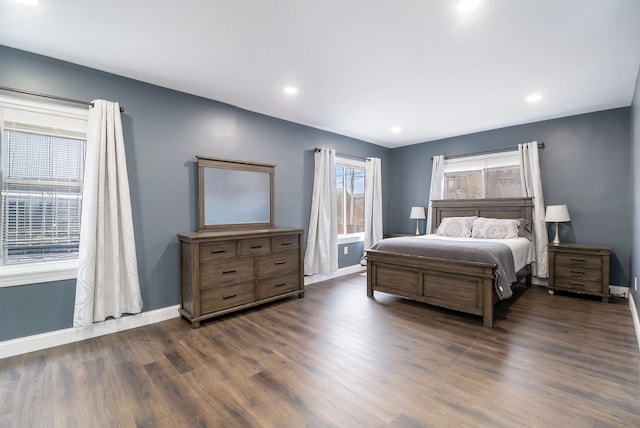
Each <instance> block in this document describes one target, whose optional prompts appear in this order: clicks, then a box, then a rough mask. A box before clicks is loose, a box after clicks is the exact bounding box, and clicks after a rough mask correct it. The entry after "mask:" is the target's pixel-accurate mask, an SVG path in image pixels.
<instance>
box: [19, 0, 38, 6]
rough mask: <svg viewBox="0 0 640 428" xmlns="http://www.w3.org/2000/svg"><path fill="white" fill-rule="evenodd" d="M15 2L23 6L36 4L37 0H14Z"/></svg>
mask: <svg viewBox="0 0 640 428" xmlns="http://www.w3.org/2000/svg"><path fill="white" fill-rule="evenodd" d="M14 1H15V2H16V3H20V4H23V5H25V6H37V5H38V0H14Z"/></svg>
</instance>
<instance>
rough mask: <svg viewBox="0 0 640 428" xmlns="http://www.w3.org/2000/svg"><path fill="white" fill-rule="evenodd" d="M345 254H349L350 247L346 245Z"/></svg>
mask: <svg viewBox="0 0 640 428" xmlns="http://www.w3.org/2000/svg"><path fill="white" fill-rule="evenodd" d="M343 251H344V253H345V254H349V247H347V246H346V245H345V246H344V250H343Z"/></svg>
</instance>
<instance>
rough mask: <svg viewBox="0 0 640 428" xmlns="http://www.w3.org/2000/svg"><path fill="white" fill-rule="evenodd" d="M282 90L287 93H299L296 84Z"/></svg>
mask: <svg viewBox="0 0 640 428" xmlns="http://www.w3.org/2000/svg"><path fill="white" fill-rule="evenodd" d="M282 92H284V93H285V94H287V95H295V94H297V93H298V88H296V87H295V86H285V87H284V88H283V89H282Z"/></svg>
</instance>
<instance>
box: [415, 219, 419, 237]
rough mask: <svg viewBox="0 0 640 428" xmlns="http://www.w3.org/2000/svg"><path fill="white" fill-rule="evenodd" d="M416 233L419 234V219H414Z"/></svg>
mask: <svg viewBox="0 0 640 428" xmlns="http://www.w3.org/2000/svg"><path fill="white" fill-rule="evenodd" d="M416 235H420V220H417V219H416Z"/></svg>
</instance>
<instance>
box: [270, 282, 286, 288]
mask: <svg viewBox="0 0 640 428" xmlns="http://www.w3.org/2000/svg"><path fill="white" fill-rule="evenodd" d="M283 285H287V283H286V282H281V283H280V284H274V285H273V286H274V287H282V286H283Z"/></svg>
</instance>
